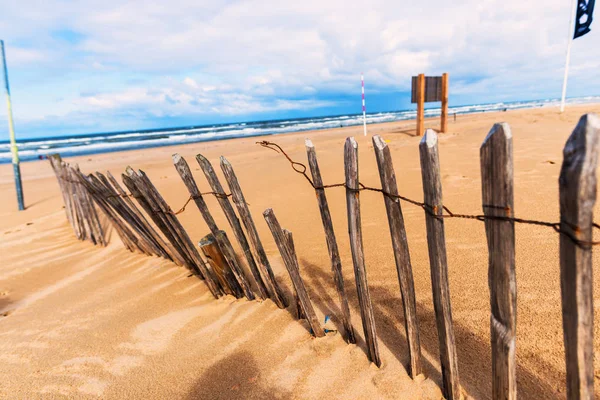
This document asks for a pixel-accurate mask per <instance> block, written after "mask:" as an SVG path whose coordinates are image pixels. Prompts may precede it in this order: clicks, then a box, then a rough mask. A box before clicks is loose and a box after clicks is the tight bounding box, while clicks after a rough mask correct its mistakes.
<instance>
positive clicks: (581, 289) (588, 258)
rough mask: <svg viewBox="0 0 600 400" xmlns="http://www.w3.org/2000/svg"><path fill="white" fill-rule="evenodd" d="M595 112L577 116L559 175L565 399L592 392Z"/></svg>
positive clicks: (598, 125)
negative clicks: (579, 117)
mask: <svg viewBox="0 0 600 400" xmlns="http://www.w3.org/2000/svg"><path fill="white" fill-rule="evenodd" d="M599 146H600V117H598V116H597V115H595V114H587V115H584V116H582V117H581V119H580V120H579V123H578V124H577V126H576V127H575V130H574V131H573V133H572V134H571V136H570V137H569V139H568V140H567V143H566V144H565V148H564V152H563V157H564V158H563V164H562V168H561V171H560V178H559V192H560V196H559V197H560V217H561V218H560V219H561V224H560V228H561V230H562V231H563V232H565V234H561V235H560V288H561V295H562V313H563V332H564V342H565V359H566V365H567V399H569V400H572V399H593V398H594V296H593V285H594V280H593V279H592V275H593V264H592V248H591V246H589V245H586V244H582V243H579V244H578V243H575V242H574V241H573V240H572V239H571V238H570V237H569V236H568V235H570V236H571V237H573V238H575V239H577V240H580V241H584V242H589V241H591V240H592V237H593V235H592V224H593V210H594V204H595V203H596V168H597V165H598V151H599Z"/></svg>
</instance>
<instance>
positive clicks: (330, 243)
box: [305, 139, 356, 343]
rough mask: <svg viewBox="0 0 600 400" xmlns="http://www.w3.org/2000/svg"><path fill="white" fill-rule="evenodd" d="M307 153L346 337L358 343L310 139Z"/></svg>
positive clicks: (329, 216)
mask: <svg viewBox="0 0 600 400" xmlns="http://www.w3.org/2000/svg"><path fill="white" fill-rule="evenodd" d="M305 145H306V155H307V156H308V165H309V166H310V173H311V175H312V179H313V184H314V185H315V186H316V188H315V192H316V194H317V201H318V203H319V211H320V212H321V222H322V223H323V229H324V230H325V240H326V242H327V250H328V252H329V258H330V259H331V271H332V272H333V282H334V283H335V288H336V290H337V293H338V297H339V299H340V306H341V307H340V308H341V311H342V315H341V320H342V325H343V326H344V339H345V340H346V342H347V343H356V337H355V336H354V327H353V326H352V320H351V317H350V306H349V305H348V298H347V296H346V290H345V288H344V276H343V274H342V261H341V259H340V252H339V250H338V245H337V241H336V239H335V232H334V231H333V222H332V221H331V213H330V212H329V204H328V203H327V195H326V194H325V189H323V187H322V186H323V179H322V178H321V170H320V169H319V162H318V161H317V152H316V151H315V146H314V145H313V144H312V142H311V141H310V140H309V139H306V141H305Z"/></svg>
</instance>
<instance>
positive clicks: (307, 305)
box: [263, 208, 325, 337]
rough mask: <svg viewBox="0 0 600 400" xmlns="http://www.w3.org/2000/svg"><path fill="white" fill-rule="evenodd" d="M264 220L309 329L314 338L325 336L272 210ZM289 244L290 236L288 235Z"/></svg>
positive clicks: (285, 238)
mask: <svg viewBox="0 0 600 400" xmlns="http://www.w3.org/2000/svg"><path fill="white" fill-rule="evenodd" d="M263 215H264V217H265V220H266V221H267V225H269V229H271V233H272V234H273V239H275V243H276V244H277V248H278V249H279V252H280V253H281V258H283V263H284V264H285V267H286V268H287V270H288V273H289V274H290V279H291V280H292V284H293V285H294V289H295V290H296V293H297V294H298V300H299V301H300V305H301V306H302V311H303V312H304V315H305V316H306V320H307V321H308V324H309V325H310V328H311V329H312V331H313V334H314V335H315V336H316V337H322V336H325V331H323V328H322V327H321V325H320V324H319V320H318V319H317V315H316V314H315V310H314V309H313V306H312V303H311V302H310V298H309V297H308V292H307V291H306V287H305V286H304V281H302V277H301V276H300V270H299V268H298V260H297V259H295V258H294V256H293V254H292V253H291V248H292V246H288V238H287V237H286V234H285V233H284V231H283V229H281V225H279V221H277V218H276V217H275V213H274V212H273V210H272V209H270V208H268V209H266V210H265V212H264V213H263ZM288 236H289V240H290V242H291V241H292V239H291V234H289V235H288Z"/></svg>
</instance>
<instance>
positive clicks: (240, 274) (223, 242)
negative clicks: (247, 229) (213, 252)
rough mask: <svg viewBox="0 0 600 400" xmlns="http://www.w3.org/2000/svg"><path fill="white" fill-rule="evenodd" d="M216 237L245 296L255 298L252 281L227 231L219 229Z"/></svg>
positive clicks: (249, 298)
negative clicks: (247, 277) (243, 268)
mask: <svg viewBox="0 0 600 400" xmlns="http://www.w3.org/2000/svg"><path fill="white" fill-rule="evenodd" d="M215 238H216V239H217V243H218V244H219V248H220V249H221V252H223V256H225V260H227V263H228V264H229V267H230V268H231V272H233V275H234V276H235V279H236V280H237V282H238V285H239V286H240V287H241V288H242V291H243V292H244V296H246V298H247V299H248V300H254V299H255V297H254V293H253V292H252V288H251V287H250V283H249V282H248V280H247V279H246V275H245V274H244V271H243V270H242V267H241V265H240V262H239V260H238V258H237V255H236V254H235V252H234V251H233V247H232V246H231V242H230V241H229V238H228V237H227V234H226V233H225V231H217V234H216V235H215Z"/></svg>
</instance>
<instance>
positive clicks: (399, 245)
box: [373, 135, 423, 379]
mask: <svg viewBox="0 0 600 400" xmlns="http://www.w3.org/2000/svg"><path fill="white" fill-rule="evenodd" d="M373 149H374V150H375V157H376V159H377V166H378V168H379V177H380V180H381V187H382V189H383V191H384V192H385V193H387V194H390V195H391V196H397V195H398V185H397V183H396V173H395V172H394V165H393V163H392V155H391V154H390V148H389V147H388V145H387V144H386V143H385V141H384V140H383V139H382V138H381V137H380V136H379V135H375V136H373ZM391 196H387V195H386V194H384V195H383V201H384V203H385V209H386V212H387V216H388V225H389V227H390V235H391V237H392V247H393V248H394V260H395V261H396V272H397V273H398V283H399V285H400V294H401V295H402V306H403V309H404V329H405V330H406V339H407V341H408V352H409V359H410V368H409V374H410V376H411V377H412V378H413V379H414V378H415V377H416V376H417V375H419V374H420V373H421V372H422V371H423V366H422V361H421V339H420V334H419V321H418V319H417V306H416V299H415V283H414V279H413V272H412V264H411V262H410V253H409V251H408V240H407V238H406V229H405V227H404V217H403V215H402V206H401V204H400V199H398V198H397V197H396V198H394V197H391Z"/></svg>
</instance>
